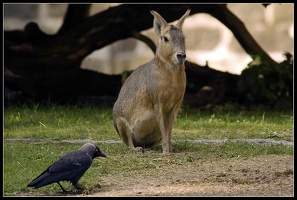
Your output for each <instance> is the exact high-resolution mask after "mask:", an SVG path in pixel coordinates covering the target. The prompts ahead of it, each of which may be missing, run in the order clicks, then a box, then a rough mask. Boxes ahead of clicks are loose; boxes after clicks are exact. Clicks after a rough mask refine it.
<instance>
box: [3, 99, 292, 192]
mask: <svg viewBox="0 0 297 200" xmlns="http://www.w3.org/2000/svg"><path fill="white" fill-rule="evenodd" d="M3 135H4V139H24V138H30V139H51V140H53V141H54V142H50V141H49V140H44V141H42V140H36V141H35V142H29V141H5V140H4V146H3V149H4V151H3V157H4V158H3V161H4V164H3V167H4V170H3V177H4V182H3V183H4V195H5V196H18V195H20V194H26V193H33V194H36V195H38V194H42V195H46V194H48V195H53V194H55V193H58V192H60V191H61V189H60V187H59V186H58V185H57V184H51V185H48V186H45V187H41V188H39V189H38V190H34V189H32V188H27V187H26V185H27V184H28V183H29V182H30V181H31V180H33V178H35V177H36V176H37V175H39V174H40V173H41V172H42V171H43V170H45V169H46V168H47V167H48V166H49V165H50V164H51V163H52V162H54V161H56V160H57V159H59V158H60V157H61V156H63V155H65V154H66V153H68V152H70V151H73V150H76V149H78V148H80V147H81V145H82V144H83V142H80V143H69V142H63V141H62V140H82V139H87V140H94V141H103V140H116V141H118V140H119V136H118V134H117V133H116V131H115V129H114V127H113V121H112V110H111V108H98V107H94V106H85V107H78V106H60V105H52V106H39V105H34V106H23V107H16V106H12V107H9V108H8V109H6V110H5V111H4V133H3ZM252 138H272V139H275V140H288V141H292V140H293V112H292V111H286V112H280V111H263V110H255V111H241V110H236V109H230V110H221V109H220V110H212V111H202V110H191V109H184V110H183V111H182V112H181V113H180V114H179V115H178V118H177V121H176V124H175V125H174V128H173V133H172V139H173V141H174V143H173V147H174V150H175V154H174V155H170V156H169V158H166V157H164V156H163V155H162V151H161V147H160V146H158V147H155V148H153V149H152V151H150V150H147V151H146V152H145V153H144V154H136V153H131V151H130V150H129V149H128V148H127V147H126V146H125V145H124V144H122V143H99V142H98V143H97V145H98V146H99V148H100V149H101V150H102V152H103V153H105V154H106V155H107V157H108V158H107V159H105V158H96V159H95V160H94V162H93V165H92V167H91V168H90V169H89V170H88V171H87V172H86V173H85V175H84V176H83V177H82V178H81V180H80V181H79V184H81V185H83V186H84V187H86V188H88V189H89V190H90V191H93V192H94V191H96V190H98V187H99V185H98V183H100V180H101V178H102V177H104V176H106V175H110V174H113V175H115V176H116V175H117V173H125V172H126V171H140V172H141V171H143V170H144V169H154V168H156V167H160V166H162V165H166V164H167V163H166V162H175V163H177V164H179V163H187V162H194V161H195V160H199V159H212V158H213V159H215V158H232V157H240V158H249V157H254V156H257V155H268V154H277V155H293V147H290V146H282V145H254V144H250V143H231V142H225V143H222V144H213V143H207V144H202V143H191V142H188V141H187V140H197V139H252ZM138 161H141V162H138ZM156 162H158V163H157V164H156ZM62 185H63V186H65V187H66V188H67V189H70V190H71V189H73V188H72V186H71V185H67V183H65V182H62Z"/></svg>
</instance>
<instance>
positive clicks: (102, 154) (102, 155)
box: [99, 153, 107, 158]
mask: <svg viewBox="0 0 297 200" xmlns="http://www.w3.org/2000/svg"><path fill="white" fill-rule="evenodd" d="M99 157H104V158H107V156H106V155H105V154H104V153H100V154H99Z"/></svg>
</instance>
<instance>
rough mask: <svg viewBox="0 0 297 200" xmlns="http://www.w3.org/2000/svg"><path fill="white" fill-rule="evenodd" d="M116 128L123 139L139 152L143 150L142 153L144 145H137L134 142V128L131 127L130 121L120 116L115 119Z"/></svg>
mask: <svg viewBox="0 0 297 200" xmlns="http://www.w3.org/2000/svg"><path fill="white" fill-rule="evenodd" d="M114 126H115V129H116V131H117V132H118V134H119V135H120V137H121V139H122V141H123V142H124V143H125V144H126V145H127V146H128V147H129V148H130V149H132V150H133V151H136V152H139V151H141V152H142V153H143V152H144V149H143V148H142V147H135V146H134V144H133V133H134V132H133V130H132V129H131V128H130V126H129V124H128V122H127V121H126V120H125V119H124V118H122V117H120V118H118V119H116V120H115V123H114Z"/></svg>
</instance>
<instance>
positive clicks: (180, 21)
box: [176, 9, 191, 29]
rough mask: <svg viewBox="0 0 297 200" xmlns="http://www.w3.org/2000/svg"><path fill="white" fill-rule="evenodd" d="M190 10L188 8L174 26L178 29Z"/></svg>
mask: <svg viewBox="0 0 297 200" xmlns="http://www.w3.org/2000/svg"><path fill="white" fill-rule="evenodd" d="M190 12H191V10H190V9H188V10H187V12H186V13H185V14H184V15H183V16H182V17H181V18H180V19H179V20H178V22H177V24H176V26H177V27H178V28H180V29H182V27H183V23H184V21H185V18H186V17H187V16H188V15H189V14H190Z"/></svg>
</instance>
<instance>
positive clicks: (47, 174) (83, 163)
mask: <svg viewBox="0 0 297 200" xmlns="http://www.w3.org/2000/svg"><path fill="white" fill-rule="evenodd" d="M96 157H106V155H105V154H103V153H102V152H101V151H100V149H99V148H98V147H97V146H95V145H94V144H91V143H87V144H84V145H83V146H82V147H81V148H80V149H79V150H76V151H73V152H70V153H68V154H66V155H64V156H63V157H62V158H60V159H59V160H57V161H56V162H54V163H53V164H52V165H50V166H49V167H48V168H47V169H46V170H45V171H44V172H42V173H41V174H40V175H39V176H38V177H36V178H35V179H34V180H33V181H31V182H30V183H29V184H28V185H27V186H28V187H34V188H40V187H42V186H45V185H49V184H51V183H58V184H59V186H60V187H61V189H62V190H63V192H67V191H66V190H65V189H64V188H63V187H62V185H61V184H60V181H70V182H71V183H72V185H73V186H74V187H75V188H76V189H79V190H81V189H82V188H81V187H79V186H78V185H77V182H78V181H79V179H80V178H81V177H82V176H83V175H84V173H85V172H86V171H87V170H88V169H89V167H90V166H91V165H92V162H93V159H94V158H96Z"/></svg>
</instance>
